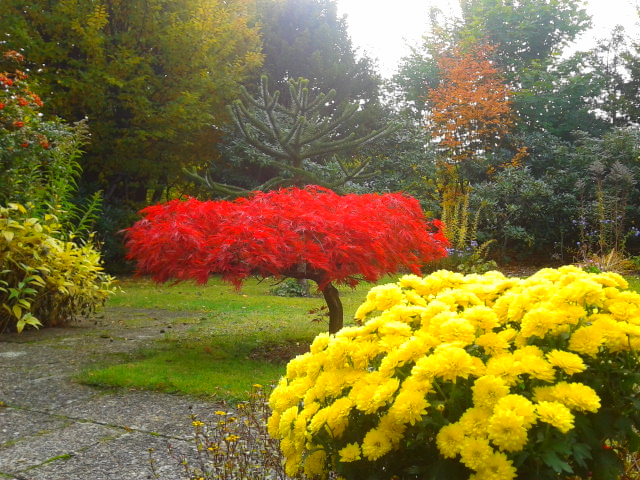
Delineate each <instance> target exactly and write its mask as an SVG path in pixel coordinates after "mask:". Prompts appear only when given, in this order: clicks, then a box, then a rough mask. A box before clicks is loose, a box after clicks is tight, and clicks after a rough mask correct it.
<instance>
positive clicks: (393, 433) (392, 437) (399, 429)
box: [377, 414, 407, 446]
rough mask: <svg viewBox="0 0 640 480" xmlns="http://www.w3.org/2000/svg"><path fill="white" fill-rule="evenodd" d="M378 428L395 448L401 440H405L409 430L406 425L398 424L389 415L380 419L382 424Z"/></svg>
mask: <svg viewBox="0 0 640 480" xmlns="http://www.w3.org/2000/svg"><path fill="white" fill-rule="evenodd" d="M377 428H378V430H379V431H380V432H381V433H383V434H384V435H386V437H387V438H388V439H389V441H390V442H391V443H392V444H393V445H394V446H397V445H398V443H399V442H400V440H402V439H403V438H404V432H405V430H406V429H407V427H406V425H405V424H403V423H398V422H397V421H396V419H395V417H392V416H391V415H389V414H387V415H385V416H384V417H382V418H381V419H380V423H379V424H378V427H377Z"/></svg>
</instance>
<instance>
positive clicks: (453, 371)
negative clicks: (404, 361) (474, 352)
mask: <svg viewBox="0 0 640 480" xmlns="http://www.w3.org/2000/svg"><path fill="white" fill-rule="evenodd" d="M433 356H434V357H435V360H436V361H437V363H438V364H439V366H440V367H439V371H438V374H437V376H439V377H442V379H443V380H445V381H446V380H451V381H452V382H454V383H455V382H456V379H457V378H458V377H462V378H467V377H468V376H469V375H470V374H472V373H473V372H474V362H473V358H472V357H471V355H469V354H468V353H467V352H466V351H465V350H464V349H463V348H460V347H453V346H448V345H443V346H441V347H438V348H437V349H436V351H435V352H434V355H433ZM416 365H417V364H416Z"/></svg>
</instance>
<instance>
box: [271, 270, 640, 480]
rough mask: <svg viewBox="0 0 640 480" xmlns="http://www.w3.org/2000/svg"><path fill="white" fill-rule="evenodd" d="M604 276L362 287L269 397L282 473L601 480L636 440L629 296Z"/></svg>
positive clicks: (558, 273) (446, 276)
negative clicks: (341, 320) (342, 321)
mask: <svg viewBox="0 0 640 480" xmlns="http://www.w3.org/2000/svg"><path fill="white" fill-rule="evenodd" d="M626 289H627V282H626V281H625V280H624V278H622V277H621V276H619V275H617V274H615V273H601V274H589V273H585V272H584V271H582V270H581V269H579V268H576V267H562V268H560V269H557V270H555V269H544V270H541V271H540V272H538V273H537V274H536V275H534V276H532V277H530V278H528V279H514V278H506V277H504V276H503V275H502V274H500V273H498V272H489V273H486V274H484V275H467V276H464V275H462V274H459V273H452V272H448V271H444V270H443V271H438V272H435V273H433V274H432V275H430V276H428V277H426V278H420V277H417V276H414V275H408V276H405V277H402V278H401V279H400V280H399V282H398V283H396V284H390V285H384V286H377V287H374V288H373V289H372V290H371V291H370V292H369V294H368V296H367V300H366V302H365V303H364V304H363V305H362V306H361V307H360V308H359V309H358V311H357V313H356V318H357V319H360V320H362V321H363V322H364V323H363V324H362V325H361V326H358V327H351V328H345V329H343V330H341V331H340V332H338V333H337V334H336V335H335V336H329V335H323V334H321V335H319V336H318V337H317V338H316V339H315V341H314V342H313V344H312V345H311V348H310V352H308V353H306V354H304V355H301V356H299V357H297V358H295V359H294V360H292V361H291V362H290V363H289V364H288V366H287V373H286V376H285V377H283V378H282V379H281V380H280V382H279V384H278V386H277V388H276V389H275V390H274V391H273V393H272V395H271V397H270V405H271V408H272V409H273V414H272V416H271V418H270V420H269V433H270V434H271V435H272V436H274V437H276V438H278V439H280V441H281V443H280V445H281V449H282V451H283V453H284V455H285V457H286V470H287V473H288V474H289V475H295V474H296V473H298V472H299V471H304V472H305V473H306V474H308V475H318V476H319V477H321V478H326V477H327V473H328V471H335V472H337V473H338V474H339V475H340V476H341V477H343V478H346V479H358V480H373V479H392V478H394V479H441V480H444V479H447V480H449V479H473V480H489V479H491V480H509V479H514V478H519V479H536V480H543V479H549V480H551V479H554V480H555V479H560V478H567V477H569V476H571V475H574V474H575V475H580V476H582V478H586V477H587V476H589V475H592V476H593V478H598V479H605V480H609V479H611V480H613V479H616V478H618V475H619V473H620V470H621V469H622V467H623V465H622V462H621V461H620V459H619V458H618V457H617V456H616V455H615V453H614V451H613V450H612V449H611V448H610V445H611V443H609V442H615V444H616V445H622V446H626V447H628V448H629V450H631V451H637V450H638V447H639V446H640V441H639V440H640V438H639V437H638V434H637V432H638V428H639V427H640V413H639V411H640V410H639V408H640V400H639V399H638V398H637V393H638V384H639V383H640V369H639V362H640V359H639V356H638V353H639V350H640V295H639V294H637V293H635V292H632V291H628V290H626Z"/></svg>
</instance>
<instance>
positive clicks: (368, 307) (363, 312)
mask: <svg viewBox="0 0 640 480" xmlns="http://www.w3.org/2000/svg"><path fill="white" fill-rule="evenodd" d="M375 309H376V304H375V303H374V302H370V301H366V302H364V303H363V304H362V305H360V306H359V307H358V309H357V310H356V313H355V315H354V316H353V317H354V318H355V319H356V320H364V319H366V318H367V315H368V314H369V313H371V312H373V311H374V310H375Z"/></svg>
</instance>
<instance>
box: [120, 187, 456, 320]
mask: <svg viewBox="0 0 640 480" xmlns="http://www.w3.org/2000/svg"><path fill="white" fill-rule="evenodd" d="M141 213H142V214H143V215H144V218H143V219H142V220H140V221H138V222H137V223H136V224H134V225H133V227H131V228H129V229H128V230H127V231H126V236H127V248H128V251H129V254H128V257H129V258H130V259H135V260H136V261H137V263H138V270H139V272H140V273H142V274H151V275H152V276H153V278H154V279H155V280H156V281H158V282H165V281H167V280H170V279H175V280H177V281H184V280H189V279H195V280H196V281H198V282H200V283H204V282H206V281H207V279H208V278H209V275H211V274H221V275H222V278H223V279H224V280H226V281H228V282H231V283H233V284H234V285H236V286H238V287H239V286H240V285H241V284H242V282H243V280H244V279H245V278H247V277H248V276H250V275H258V276H261V277H265V278H266V277H270V276H273V277H292V278H307V279H310V280H313V281H315V282H317V284H318V287H319V288H320V290H321V291H323V293H324V294H325V299H327V303H328V305H329V308H330V310H331V309H332V308H333V310H334V311H333V312H331V311H330V314H332V313H335V312H336V309H337V308H339V309H340V317H341V315H342V314H341V304H339V299H337V290H336V289H335V287H334V286H333V285H332V282H335V283H338V284H346V285H350V286H355V285H357V284H358V283H359V282H360V281H362V280H365V281H370V282H374V281H376V280H378V279H379V278H381V277H382V276H383V275H385V274H387V273H394V272H397V271H399V270H400V269H409V270H411V271H413V272H419V269H420V266H421V265H423V264H425V263H426V262H429V261H431V260H434V259H437V258H440V257H443V256H445V255H446V249H445V247H446V246H447V240H446V239H445V238H444V236H443V235H442V232H441V229H440V225H439V222H438V221H437V220H434V221H433V222H428V221H427V220H426V219H425V217H424V215H423V213H422V211H421V209H420V206H419V204H418V202H417V201H416V200H415V199H414V198H411V197H407V196H405V195H402V194H385V195H377V194H365V195H355V194H351V195H346V196H339V195H337V194H335V193H334V192H332V191H330V190H327V189H324V188H321V187H317V186H312V187H307V188H304V189H301V188H289V189H283V190H278V191H272V192H269V193H261V192H256V193H255V194H254V195H253V196H251V197H249V198H241V199H238V200H236V201H233V202H229V201H199V200H196V199H189V200H187V201H180V200H174V201H170V202H167V203H165V204H161V205H156V206H151V207H148V208H146V209H144V210H142V212H141ZM328 296H329V297H330V298H327V297H328ZM336 300H338V304H339V305H332V302H335V301H336ZM339 323H340V326H341V318H340V322H339ZM338 328H339V327H338Z"/></svg>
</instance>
